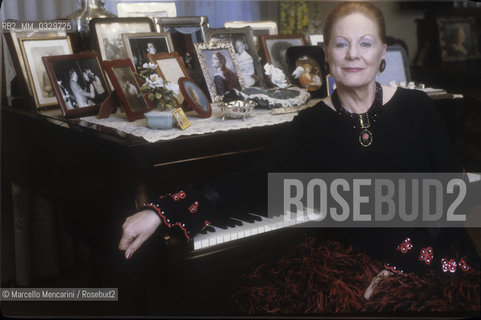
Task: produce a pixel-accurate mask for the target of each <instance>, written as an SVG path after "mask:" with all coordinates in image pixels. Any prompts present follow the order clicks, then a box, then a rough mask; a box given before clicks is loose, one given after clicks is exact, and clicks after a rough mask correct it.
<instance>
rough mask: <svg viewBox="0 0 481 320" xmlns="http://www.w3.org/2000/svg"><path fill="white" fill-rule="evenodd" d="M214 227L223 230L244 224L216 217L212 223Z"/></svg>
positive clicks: (227, 218)
mask: <svg viewBox="0 0 481 320" xmlns="http://www.w3.org/2000/svg"><path fill="white" fill-rule="evenodd" d="M212 225H213V226H216V227H218V228H221V229H227V228H234V227H238V226H241V225H242V222H240V221H238V220H233V219H231V218H229V217H225V216H223V217H216V218H215V219H213V221H212Z"/></svg>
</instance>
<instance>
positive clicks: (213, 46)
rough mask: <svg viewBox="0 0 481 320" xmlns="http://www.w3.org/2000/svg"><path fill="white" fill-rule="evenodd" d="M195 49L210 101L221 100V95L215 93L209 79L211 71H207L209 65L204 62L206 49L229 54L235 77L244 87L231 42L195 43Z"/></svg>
mask: <svg viewBox="0 0 481 320" xmlns="http://www.w3.org/2000/svg"><path fill="white" fill-rule="evenodd" d="M195 50H196V52H197V58H198V59H199V63H200V66H201V68H202V73H203V75H204V79H205V82H206V85H207V88H208V89H209V94H210V97H211V99H212V102H217V101H222V99H223V97H224V96H223V95H219V94H217V93H216V90H215V86H214V83H212V80H211V77H212V75H211V72H210V71H209V67H208V66H207V62H206V54H205V53H206V51H215V50H217V51H224V52H225V51H227V52H228V53H229V56H230V60H231V62H232V65H233V68H234V70H232V71H235V73H236V76H237V78H238V79H239V84H240V86H241V88H242V89H245V83H244V78H243V77H242V74H241V73H240V68H239V63H238V61H237V58H236V56H235V51H234V47H233V46H232V43H230V42H223V41H220V42H215V43H205V42H202V43H196V44H195Z"/></svg>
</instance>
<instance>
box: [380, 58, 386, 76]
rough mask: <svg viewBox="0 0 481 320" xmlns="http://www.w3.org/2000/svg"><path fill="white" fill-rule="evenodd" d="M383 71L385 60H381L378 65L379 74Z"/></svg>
mask: <svg viewBox="0 0 481 320" xmlns="http://www.w3.org/2000/svg"><path fill="white" fill-rule="evenodd" d="M384 70H386V60H384V59H382V60H381V63H380V64H379V74H381V73H383V71H384Z"/></svg>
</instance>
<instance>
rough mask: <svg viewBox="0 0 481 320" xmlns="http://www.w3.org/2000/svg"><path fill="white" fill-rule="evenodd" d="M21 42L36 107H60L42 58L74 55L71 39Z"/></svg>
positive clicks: (60, 38)
mask: <svg viewBox="0 0 481 320" xmlns="http://www.w3.org/2000/svg"><path fill="white" fill-rule="evenodd" d="M19 42H20V48H21V51H22V59H23V61H24V64H25V67H26V69H27V77H28V83H29V85H30V87H31V93H32V96H33V97H34V100H35V105H36V107H37V108H41V107H47V106H53V105H58V100H57V97H56V95H55V92H54V87H53V85H52V83H51V81H50V78H49V77H48V73H47V69H46V67H45V64H44V63H43V61H42V57H45V56H57V55H66V54H73V49H72V44H71V42H70V37H68V36H64V37H30V38H20V39H19Z"/></svg>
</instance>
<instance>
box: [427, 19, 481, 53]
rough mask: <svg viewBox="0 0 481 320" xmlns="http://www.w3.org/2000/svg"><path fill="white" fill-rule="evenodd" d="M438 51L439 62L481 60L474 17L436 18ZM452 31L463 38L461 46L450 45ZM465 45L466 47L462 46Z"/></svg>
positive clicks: (452, 35)
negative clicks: (458, 33) (460, 34)
mask: <svg viewBox="0 0 481 320" xmlns="http://www.w3.org/2000/svg"><path fill="white" fill-rule="evenodd" d="M436 24H437V27H438V36H439V50H440V55H441V61H443V62H451V61H466V60H472V59H479V58H481V52H480V48H479V43H478V34H477V33H478V32H479V31H478V30H476V19H475V17H461V16H459V17H437V18H436ZM454 30H457V31H458V32H461V33H462V34H463V36H464V38H465V40H464V42H463V43H461V44H458V45H456V44H454V45H453V44H452V43H450V41H451V42H452V40H453V39H452V38H453V37H454V36H456V35H455V34H453V32H454ZM449 38H451V39H449ZM463 44H466V45H463Z"/></svg>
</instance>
